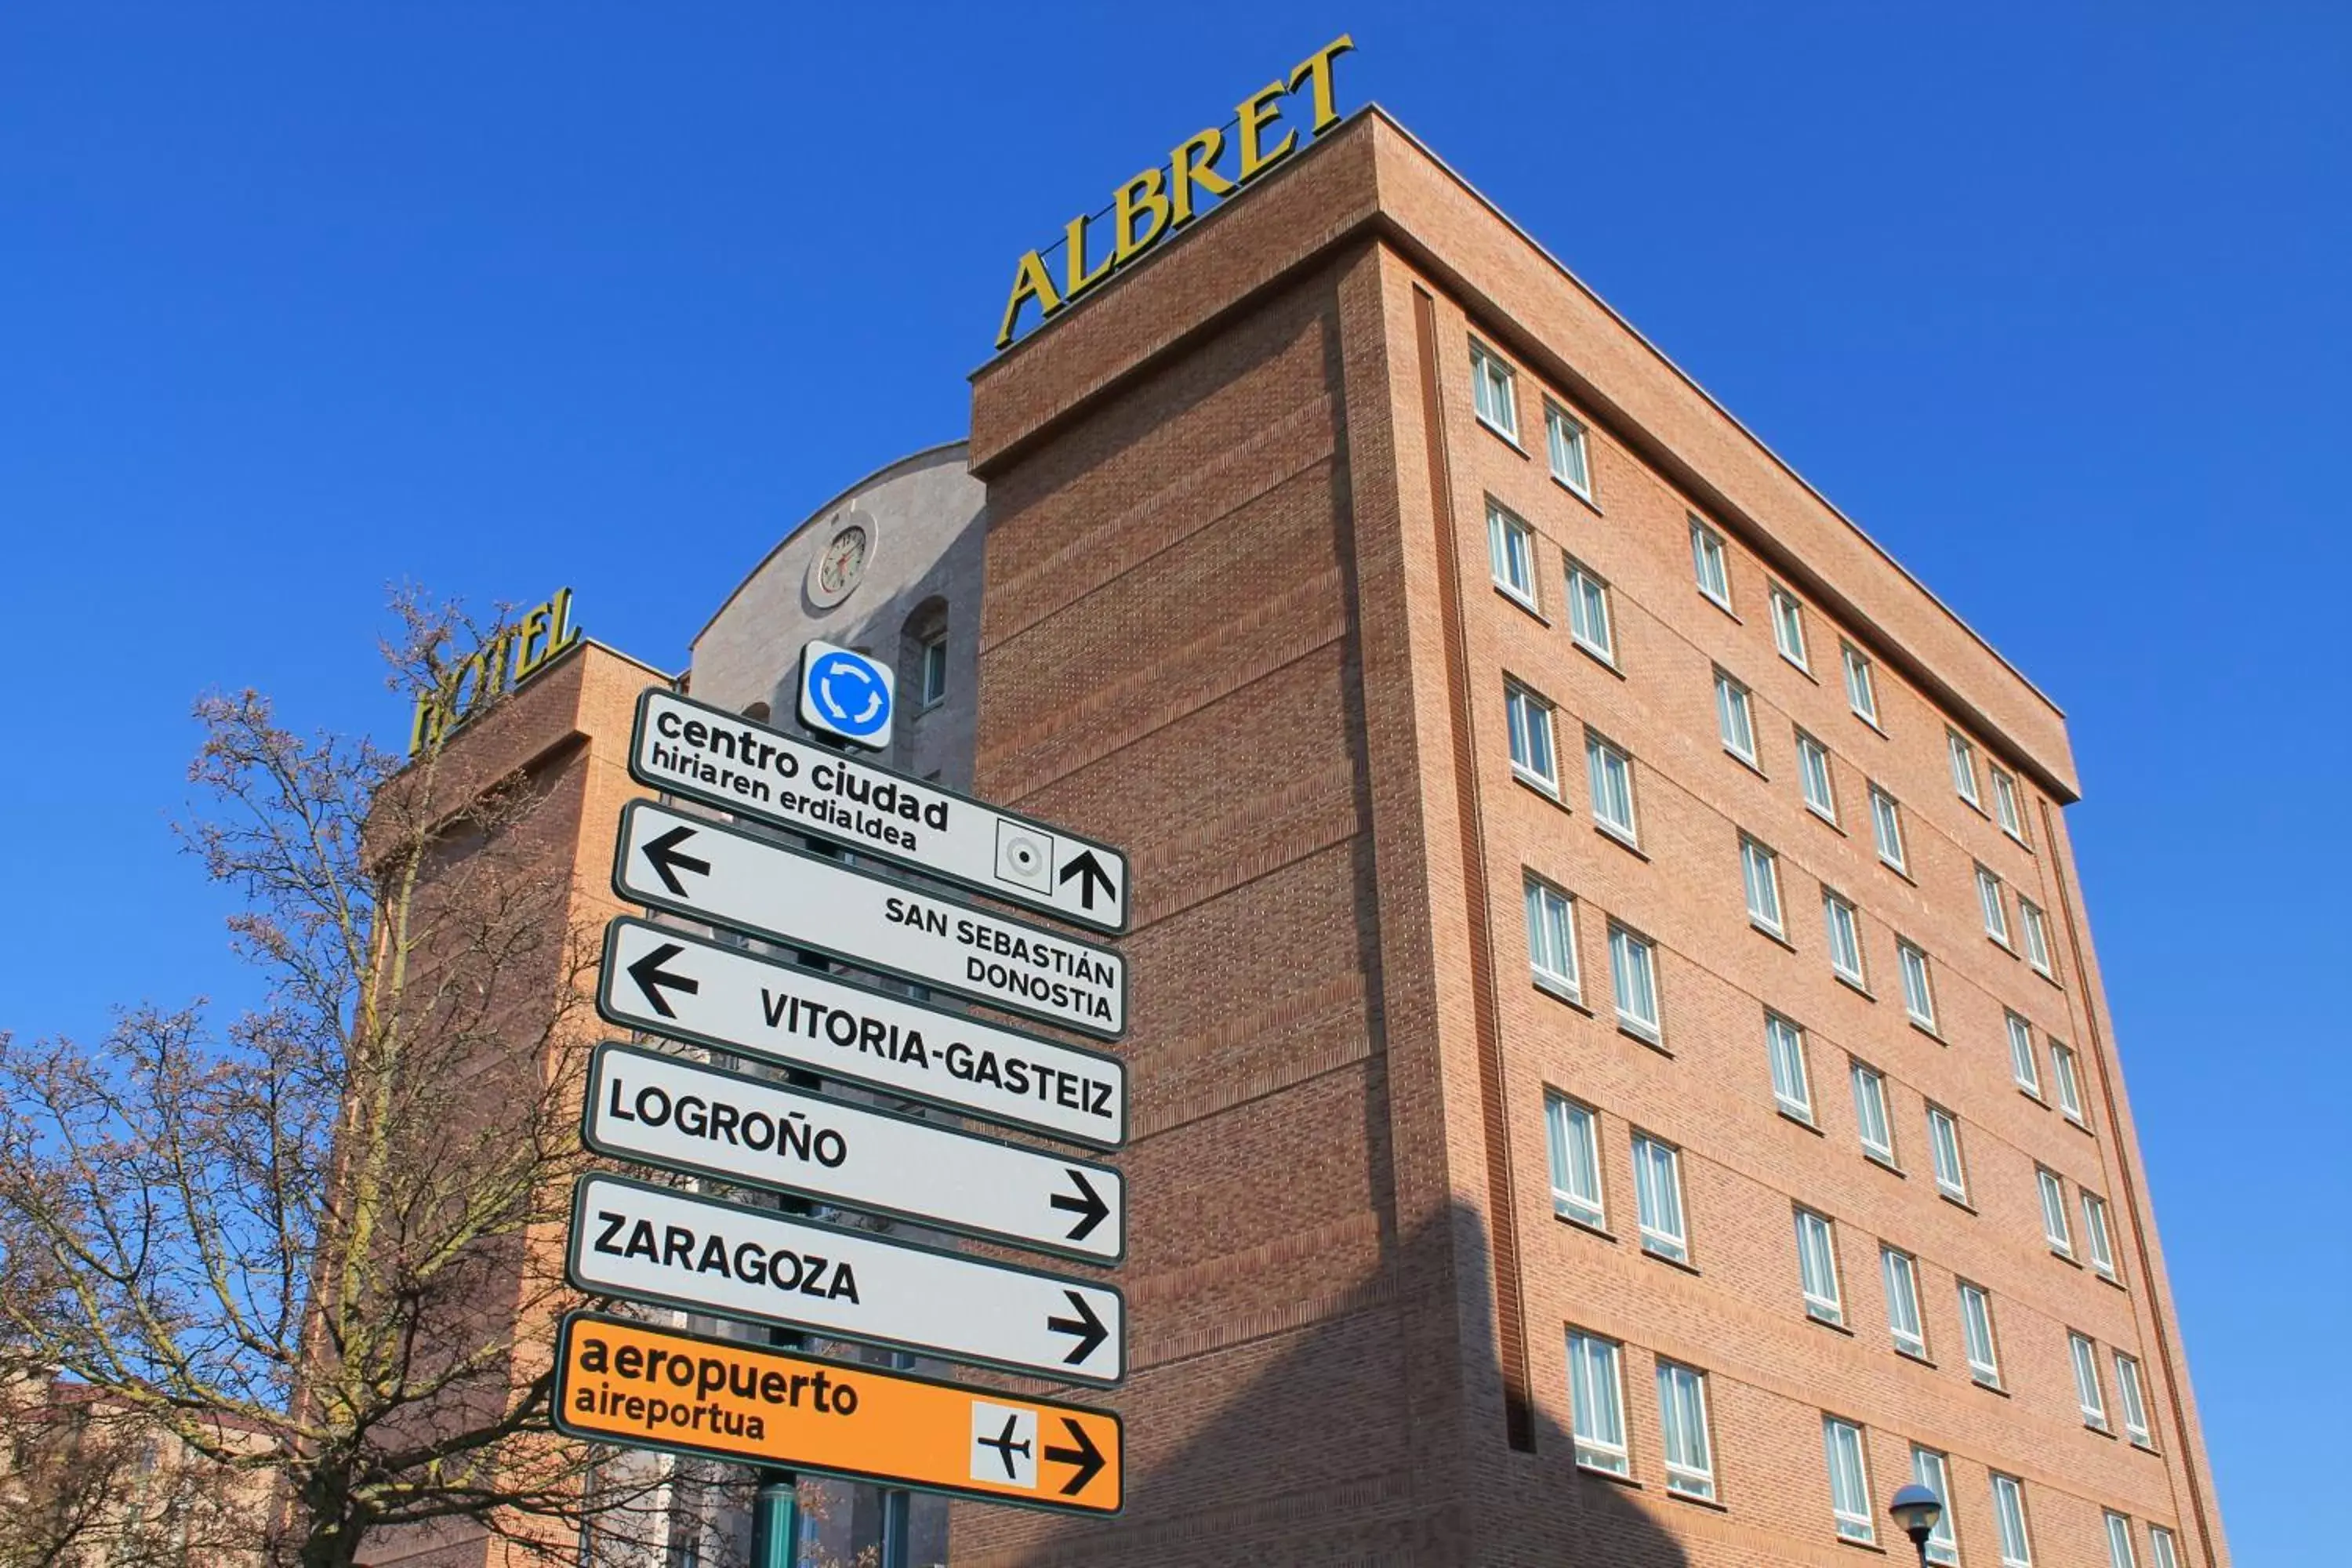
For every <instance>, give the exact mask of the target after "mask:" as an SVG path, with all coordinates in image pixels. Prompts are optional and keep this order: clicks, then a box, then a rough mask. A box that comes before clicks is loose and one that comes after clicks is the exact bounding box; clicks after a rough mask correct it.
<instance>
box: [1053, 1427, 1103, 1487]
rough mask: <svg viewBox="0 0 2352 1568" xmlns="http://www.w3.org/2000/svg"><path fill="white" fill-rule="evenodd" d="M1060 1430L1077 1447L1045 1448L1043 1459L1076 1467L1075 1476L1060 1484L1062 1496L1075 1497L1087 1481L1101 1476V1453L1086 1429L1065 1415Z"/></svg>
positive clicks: (1085, 1485)
mask: <svg viewBox="0 0 2352 1568" xmlns="http://www.w3.org/2000/svg"><path fill="white" fill-rule="evenodd" d="M1062 1430H1063V1431H1065V1432H1067V1433H1068V1434H1069V1435H1070V1441H1071V1442H1073V1443H1076V1445H1077V1447H1075V1448H1047V1449H1046V1450H1045V1458H1048V1459H1051V1460H1052V1461H1053V1462H1054V1463H1055V1464H1057V1465H1076V1467H1077V1468H1078V1473H1077V1474H1076V1475H1075V1476H1072V1477H1071V1478H1070V1479H1068V1480H1066V1481H1064V1482H1063V1483H1062V1495H1063V1496H1064V1497H1076V1496H1077V1495H1078V1494H1079V1493H1080V1492H1082V1491H1084V1490H1086V1489H1087V1482H1088V1481H1090V1480H1093V1479H1095V1478H1096V1477H1097V1476H1098V1475H1101V1474H1102V1469H1103V1463H1104V1460H1103V1451H1102V1450H1101V1449H1100V1448H1097V1447H1095V1440H1094V1439H1093V1438H1092V1437H1089V1436H1087V1429H1086V1428H1085V1427H1083V1426H1079V1425H1078V1424H1077V1422H1076V1421H1074V1420H1072V1419H1071V1418H1070V1417H1069V1416H1067V1415H1065V1416H1063V1417H1062Z"/></svg>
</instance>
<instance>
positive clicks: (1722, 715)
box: [1715, 668, 1764, 772]
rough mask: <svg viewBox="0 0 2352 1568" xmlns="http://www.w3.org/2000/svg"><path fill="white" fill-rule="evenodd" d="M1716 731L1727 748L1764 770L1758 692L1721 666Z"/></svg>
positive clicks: (1717, 694) (1716, 706)
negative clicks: (1760, 753) (1758, 739)
mask: <svg viewBox="0 0 2352 1568" xmlns="http://www.w3.org/2000/svg"><path fill="white" fill-rule="evenodd" d="M1715 731H1716V733H1717V735H1718V736H1720V737H1721V738H1722V741H1723V749H1724V750H1725V751H1727V752H1730V753H1731V754H1732V755H1733V756H1735V757H1738V759H1739V760H1740V761H1741V762H1743V763H1747V764H1748V766H1749V767H1751V768H1755V769H1757V770H1759V772H1760V771H1761V770H1762V768H1763V766H1764V764H1763V763H1762V762H1761V761H1759V757H1758V753H1757V750H1756V696H1755V693H1754V692H1752V691H1750V690H1749V689H1748V686H1747V683H1746V682H1744V681H1741V680H1739V679H1736V678H1735V677H1733V676H1732V675H1730V674H1729V673H1728V672H1727V671H1726V670H1724V669H1722V668H1717V670H1716V672H1715Z"/></svg>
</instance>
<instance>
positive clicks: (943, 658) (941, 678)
mask: <svg viewBox="0 0 2352 1568" xmlns="http://www.w3.org/2000/svg"><path fill="white" fill-rule="evenodd" d="M947 696H948V635H947V633H945V632H941V633H940V634H939V635H938V636H937V637H926V638H925V639H923V706H924V707H926V708H936V707H938V706H939V705H940V703H942V702H944V701H946V700H947Z"/></svg>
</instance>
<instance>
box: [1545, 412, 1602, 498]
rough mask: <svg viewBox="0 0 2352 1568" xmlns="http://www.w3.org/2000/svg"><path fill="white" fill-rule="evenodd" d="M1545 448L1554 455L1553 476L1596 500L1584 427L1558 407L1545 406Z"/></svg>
mask: <svg viewBox="0 0 2352 1568" xmlns="http://www.w3.org/2000/svg"><path fill="white" fill-rule="evenodd" d="M1544 445H1545V446H1546V447H1548V448H1549V450H1550V453H1551V477H1552V478H1553V479H1558V480H1559V482H1560V483H1561V484H1564V485H1566V486H1567V487H1568V488H1569V489H1572V490H1574V491H1575V492H1576V493H1577V494H1578V495H1580V496H1582V497H1583V498H1584V499H1585V500H1591V499H1592V465H1591V462H1590V460H1589V459H1588V456H1587V454H1586V452H1585V443H1584V426H1583V425H1581V424H1580V423H1579V422H1578V420H1577V418H1576V416H1574V415H1572V414H1570V413H1569V412H1568V411H1567V410H1566V409H1564V408H1562V407H1560V406H1559V405H1557V404H1553V403H1547V404H1545V405H1544Z"/></svg>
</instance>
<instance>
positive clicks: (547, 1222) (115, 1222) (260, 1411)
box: [0, 594, 669, 1568]
mask: <svg viewBox="0 0 2352 1568" xmlns="http://www.w3.org/2000/svg"><path fill="white" fill-rule="evenodd" d="M394 611H395V614H396V616H397V629H396V634H395V635H394V637H392V638H390V639H388V640H387V642H386V644H385V647H384V653H385V657H386V658H387V661H388V664H389V667H390V672H391V673H390V677H389V684H390V685H391V687H392V688H393V689H394V690H395V691H398V692H400V693H401V694H402V695H403V696H404V697H409V698H413V697H415V695H417V694H419V693H431V692H441V693H443V694H444V695H445V696H450V697H457V696H460V695H462V694H461V693H459V692H458V691H457V686H458V685H459V683H460V682H465V681H470V682H473V683H474V687H473V690H474V692H475V693H476V694H477V695H478V696H479V697H480V699H481V700H480V701H478V702H477V703H476V704H475V708H474V715H473V716H471V720H470V721H471V722H473V723H478V724H481V725H483V726H484V727H486V728H487V727H488V726H490V725H494V724H495V723H496V716H495V710H496V708H497V706H498V703H499V700H500V699H499V694H498V693H497V691H496V689H495V685H496V682H495V679H494V678H486V677H485V675H484V674H483V669H484V665H483V663H482V662H481V661H479V660H473V661H468V660H467V659H466V658H460V657H459V656H458V654H459V650H463V649H466V648H467V647H483V646H488V647H503V646H505V645H504V643H503V642H502V640H501V639H502V636H503V634H504V632H505V630H506V628H505V627H504V626H503V625H493V626H476V625H473V624H471V623H469V622H467V620H466V619H465V618H464V617H463V616H462V615H461V614H460V613H459V612H458V611H457V609H456V608H455V607H453V606H437V605H431V604H429V603H427V602H426V601H425V600H423V599H421V598H419V597H417V596H416V595H414V594H404V595H398V596H396V597H395V600H394ZM485 679H492V686H490V687H487V688H486V687H482V686H481V685H480V683H481V682H482V681H483V680H485ZM195 711H196V716H197V718H198V719H199V720H200V721H201V722H202V724H203V726H204V731H205V740H204V744H203V747H202V749H201V750H200V752H198V754H197V756H196V759H195V761H194V764H193V765H192V767H191V770H190V778H191V782H192V783H193V784H194V786H195V788H196V790H197V791H198V792H199V794H200V795H201V797H202V799H203V803H204V804H203V805H202V806H200V807H199V808H198V814H197V816H196V818H195V820H194V821H193V822H191V823H190V824H188V825H186V826H184V827H183V828H182V829H181V832H182V836H183V838H184V842H185V843H186V845H187V846H188V847H189V848H190V849H191V850H192V851H193V852H194V853H195V854H196V855H197V856H198V857H200V858H201V859H202V861H203V863H204V866H205V871H206V872H207V874H208V875H209V876H210V877H211V878H212V879H214V880H215V881H216V882H218V883H220V884H221V885H223V886H224V887H226V888H227V889H232V890H233V891H234V892H235V893H236V894H237V895H238V896H239V898H240V900H241V902H242V906H243V907H242V909H241V910H240V911H239V912H238V913H237V914H236V916H235V917H234V918H233V919H232V921H231V922H230V924H231V930H232V937H233V945H234V947H235V948H236V952H238V954H239V955H240V956H241V957H242V958H243V959H245V960H247V962H249V963H252V964H254V965H255V966H257V969H258V971H259V973H260V974H261V975H262V976H263V977H264V980H265V982H266V990H265V993H264V995H263V998H262V1000H261V1001H260V1002H259V1003H258V1004H257V1005H255V1006H254V1007H252V1008H251V1009H250V1010H248V1011H246V1012H245V1013H243V1014H242V1016H237V1017H236V1018H235V1019H234V1020H233V1021H232V1022H230V1023H228V1024H227V1025H226V1026H225V1027H224V1026H215V1024H214V1022H213V1020H212V1019H211V1017H210V1016H209V1015H208V1013H207V1011H206V1010H205V1008H204V1007H203V1006H202V1005H197V1006H193V1007H189V1008H185V1009H179V1010H171V1009H161V1008H155V1007H140V1008H135V1009H131V1010H129V1011H126V1012H125V1013H123V1014H122V1015H121V1016H120V1017H119V1018H118V1020H117V1022H116V1024H115V1026H114V1027H113V1029H112V1030H111V1032H110V1034H109V1035H108V1037H106V1038H105V1039H104V1040H103V1041H101V1042H100V1043H99V1044H98V1046H97V1047H96V1048H94V1049H93V1048H91V1047H89V1046H87V1045H85V1044H82V1043H79V1042H76V1041H73V1040H65V1039H58V1040H47V1041H42V1042H39V1043H37V1044H34V1045H31V1046H25V1045H20V1044H18V1043H16V1042H15V1041H13V1040H10V1039H8V1038H7V1037H0V1345H5V1348H6V1349H7V1350H9V1351H11V1352H14V1353H16V1354H17V1355H19V1356H21V1357H22V1358H23V1363H24V1364H27V1365H33V1366H39V1367H44V1368H48V1369H54V1371H55V1373H56V1374H57V1375H58V1376H60V1377H62V1378H63V1379H65V1380H67V1382H68V1384H71V1385H79V1386H81V1387H85V1388H87V1389H89V1390H90V1391H92V1393H93V1394H97V1395H100V1396H102V1397H103V1398H104V1399H105V1400H106V1401H108V1402H109V1405H110V1408H120V1409H121V1410H123V1411H125V1412H128V1413H130V1414H131V1415H136V1416H137V1417H139V1418H141V1419H142V1420H145V1421H148V1422H151V1423H152V1424H153V1425H154V1426H155V1427H157V1428H158V1429H160V1430H161V1431H163V1432H164V1433H167V1434H168V1435H169V1436H171V1437H172V1438H173V1439H174V1440H175V1441H176V1442H178V1443H179V1444H182V1445H184V1447H186V1449H187V1450H188V1451H190V1452H191V1453H193V1454H194V1455H196V1456H200V1457H201V1458H204V1459H205V1460H208V1461H210V1462H212V1463H214V1464H216V1465H218V1466H221V1467H224V1468H226V1469H228V1470H231V1471H236V1472H261V1473H264V1474H266V1475H267V1476H268V1478H270V1480H271V1482H272V1484H273V1487H274V1489H275V1495H276V1496H277V1498H278V1505H277V1507H276V1508H275V1509H274V1510H272V1511H273V1513H274V1521H273V1524H272V1529H271V1538H270V1540H269V1541H268V1542H266V1543H264V1544H266V1547H267V1549H268V1551H269V1552H270V1553H271V1555H272V1556H273V1557H277V1558H280V1559H283V1560H287V1561H299V1563H302V1564H304V1565H306V1568H345V1565H348V1564H350V1563H352V1562H353V1561H354V1560H355V1558H356V1556H357V1554H358V1553H359V1552H360V1550H361V1548H362V1543H363V1542H368V1541H370V1540H371V1539H381V1538H382V1537H383V1534H384V1533H385V1532H387V1531H403V1530H412V1529H414V1530H424V1531H431V1530H436V1529H446V1528H448V1527H450V1526H453V1525H460V1524H464V1525H472V1526H477V1527H480V1528H483V1529H487V1530H489V1531H495V1532H497V1533H499V1534H500V1535H502V1536H505V1537H507V1538H508V1539H509V1541H511V1542H515V1543H516V1544H517V1545H519V1546H520V1547H523V1548H525V1549H530V1548H533V1547H538V1548H543V1549H544V1550H546V1551H548V1552H561V1553H562V1554H564V1555H570V1554H572V1553H573V1552H576V1550H577V1545H578V1542H579V1540H580V1531H581V1528H582V1524H583V1514H584V1513H594V1514H597V1515H599V1516H600V1517H599V1518H597V1519H596V1520H595V1521H594V1527H595V1529H596V1531H597V1532H598V1533H599V1534H600V1535H601V1536H603V1537H604V1538H606V1539H611V1538H613V1537H614V1536H615V1535H616V1534H621V1533H625V1532H632V1531H637V1530H639V1529H641V1528H642V1529H645V1530H657V1529H659V1528H662V1527H663V1526H662V1522H661V1521H660V1519H659V1517H658V1516H659V1515H660V1514H661V1513H662V1512H664V1511H665V1510H667V1507H668V1506H669V1505H668V1502H667V1500H666V1499H665V1498H663V1497H662V1496H661V1495H660V1493H659V1491H658V1489H656V1487H655V1485H654V1483H655V1482H656V1481H657V1480H658V1468H657V1467H656V1468H654V1469H652V1470H650V1471H645V1472H643V1473H644V1474H645V1475H646V1477H647V1478H648V1479H645V1480H644V1481H643V1482H642V1483H641V1484H632V1485H612V1484H599V1485H596V1486H593V1487H590V1486H586V1485H583V1480H584V1476H585V1467H586V1466H587V1465H588V1464H589V1462H590V1458H589V1456H588V1454H587V1453H586V1452H585V1451H584V1450H583V1448H582V1447H580V1446H578V1445H573V1444H570V1443H567V1442H563V1441H562V1440H559V1439H557V1438H556V1437H555V1436H553V1435H552V1433H551V1428H550V1427H549V1425H548V1420H547V1404H548V1394H549V1386H550V1372H549V1364H550V1357H551V1331H552V1327H553V1322H554V1319H555V1317H556V1314H557V1313H558V1312H559V1311H560V1310H562V1308H563V1307H564V1306H567V1305H570V1304H572V1300H571V1297H570V1294H569V1292H568V1291H567V1290H566V1288H565V1286H564V1284H563V1281H562V1276H561V1270H562V1235H563V1230H564V1227H565V1225H566V1221H567V1217H568V1215H567V1205H568V1202H569V1196H570V1190H571V1180H570V1178H571V1177H572V1174H573V1173H574V1172H575V1171H576V1170H577V1169H579V1168H580V1167H581V1164H582V1160H583V1154H582V1151H581V1148H580V1145H579V1141H578V1133H577V1123H578V1109H579V1100H578V1095H579V1093H580V1086H581V1084H582V1082H583V1079H584V1060H585V1057H584V1052H585V1049H586V1047H587V1046H588V1044H589V1043H590V1041H589V1039H588V1017H587V1015H586V1013H585V1011H584V1009H585V1007H586V1005H587V991H586V988H585V984H584V981H585V979H586V976H587V973H588V971H589V970H590V968H591V967H592V965H593V962H594V946H593V941H592V940H591V938H592V936H593V933H592V932H589V931H583V930H581V929H577V921H576V918H575V917H574V915H573V914H572V902H571V895H572V887H571V885H570V880H569V877H568V875H567V874H566V872H567V871H568V868H569V866H570V863H571V857H570V854H569V853H568V850H567V849H564V848H563V847H561V846H560V845H559V844H558V843H557V841H556V835H557V834H558V833H559V831H560V830H561V829H562V824H560V823H553V822H551V821H550V820H549V818H550V817H551V816H553V815H555V814H551V813H543V812H541V810H540V802H541V784H542V783H543V781H542V780H541V779H539V778H537V777H535V776H534V775H533V773H532V771H531V769H530V766H529V765H528V763H517V764H515V765H511V766H509V765H507V764H499V767H498V768H491V767H486V766H485V765H484V764H483V763H481V762H479V761H478V756H479V755H480V754H482V753H483V752H485V751H488V752H496V750H497V748H496V747H495V746H492V747H488V748H482V747H469V746H468V745H467V744H464V743H463V740H464V738H465V737H466V736H467V733H468V731H457V730H456V729H455V727H454V726H442V725H428V726H425V727H423V728H422V730H421V731H420V735H421V739H420V744H419V749H418V750H417V752H415V754H414V755H413V756H410V757H407V758H402V757H398V756H395V755H393V754H391V753H388V752H384V751H383V750H381V749H379V748H377V747H375V746H373V745H372V744H370V743H369V742H366V741H365V740H352V739H348V738H340V737H335V736H330V735H320V736H315V737H305V736H302V735H299V734H297V733H296V732H294V731H291V730H289V729H288V728H286V727H285V726H283V725H282V724H281V723H280V722H279V721H278V717H277V715H276V713H275V712H274V710H273V709H272V706H271V704H270V702H269V701H268V699H266V698H264V697H262V696H260V695H258V694H257V693H255V692H253V691H250V690H247V691H245V692H242V693H239V694H236V695H234V696H213V697H207V698H205V699H204V700H202V701H200V702H199V703H198V704H197V705H196V710H195ZM501 769H502V770H503V771H500V770H501ZM125 952H126V955H127V956H129V957H130V958H131V959H132V960H133V961H135V957H136V952H137V948H136V944H135V942H131V943H126V945H125ZM232 1428H233V1429H234V1430H235V1431H236V1432H237V1433H238V1434H240V1435H241V1436H240V1437H239V1440H237V1441H236V1442H230V1441H227V1440H225V1437H224V1433H225V1431H226V1430H229V1429H232Z"/></svg>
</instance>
